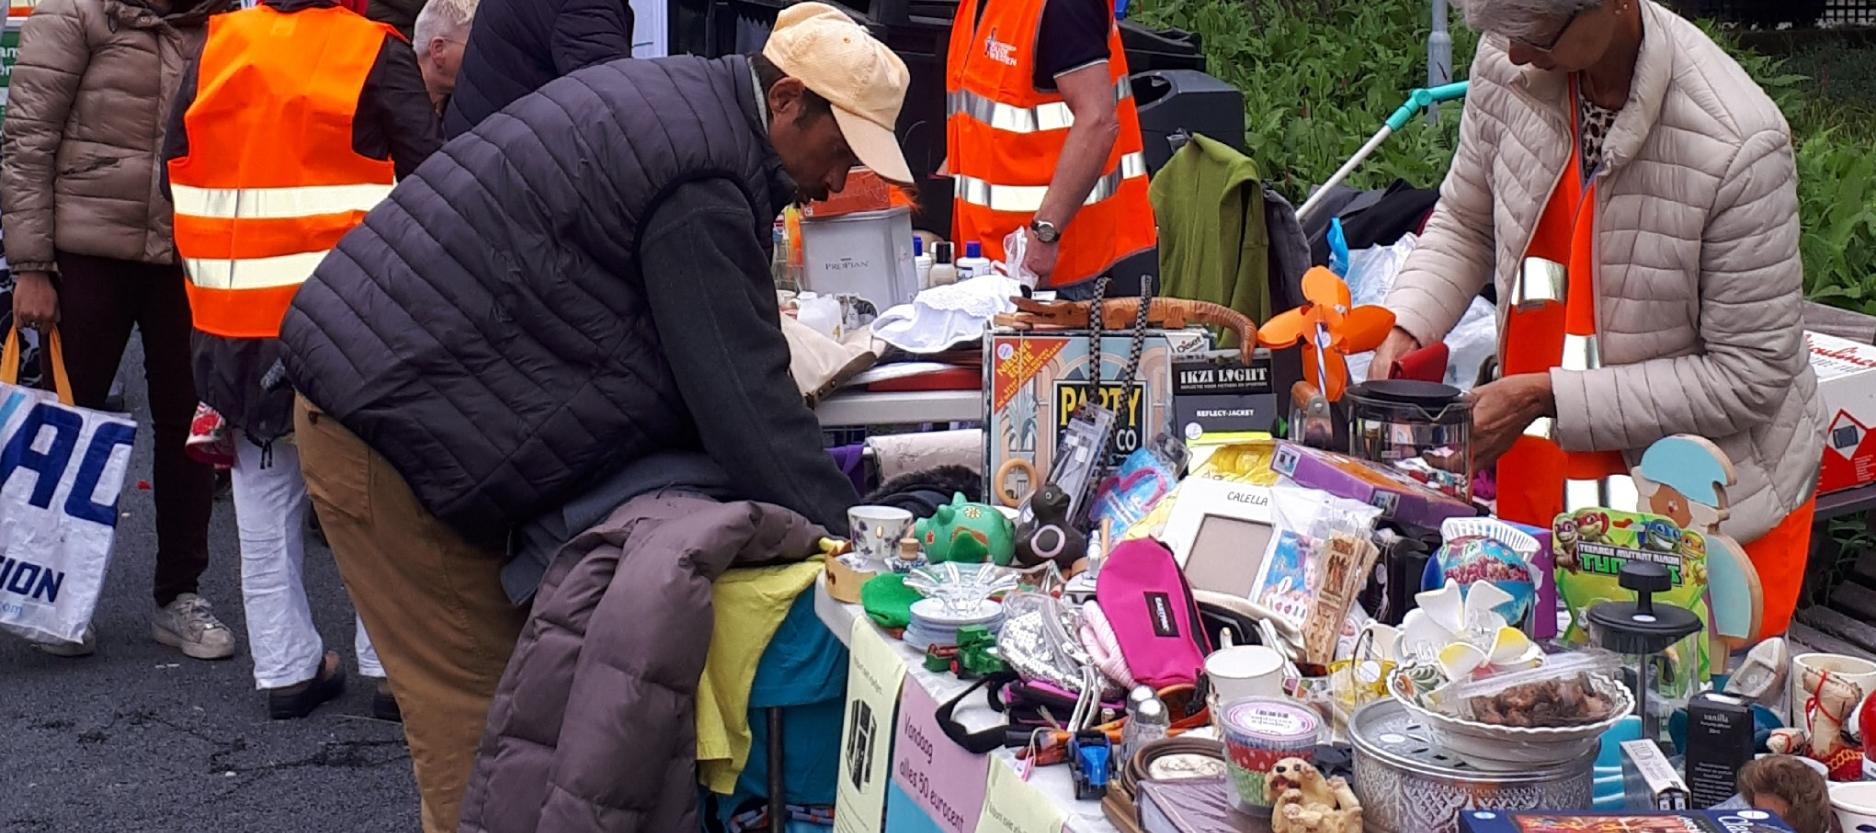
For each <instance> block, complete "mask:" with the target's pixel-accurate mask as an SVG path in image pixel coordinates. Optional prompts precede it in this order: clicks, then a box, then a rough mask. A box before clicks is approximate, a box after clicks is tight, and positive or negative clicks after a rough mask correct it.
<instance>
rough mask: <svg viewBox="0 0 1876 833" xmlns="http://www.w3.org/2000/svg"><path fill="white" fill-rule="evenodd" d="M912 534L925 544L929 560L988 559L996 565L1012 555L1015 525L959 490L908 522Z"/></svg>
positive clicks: (966, 561) (977, 561)
mask: <svg viewBox="0 0 1876 833" xmlns="http://www.w3.org/2000/svg"><path fill="white" fill-rule="evenodd" d="M912 534H914V535H916V536H918V540H919V542H920V543H922V544H923V545H924V546H925V555H926V557H927V558H929V559H931V563H933V564H940V563H943V562H946V561H956V562H959V563H964V564H981V563H983V562H984V561H986V560H988V561H990V562H991V563H994V564H996V565H997V566H1000V567H1007V566H1009V563H1010V560H1011V559H1013V558H1014V557H1015V556H1016V527H1015V526H1013V525H1011V523H1010V519H1009V518H1007V517H1004V515H1003V513H1002V512H999V511H997V509H996V508H995V507H992V506H986V505H984V504H982V503H972V502H970V501H969V500H966V499H965V497H964V493H963V492H958V493H956V494H954V495H952V496H951V503H950V505H947V506H940V507H938V512H937V513H936V514H934V515H932V516H931V517H930V518H926V519H924V520H921V521H919V522H917V523H915V524H913V525H912Z"/></svg>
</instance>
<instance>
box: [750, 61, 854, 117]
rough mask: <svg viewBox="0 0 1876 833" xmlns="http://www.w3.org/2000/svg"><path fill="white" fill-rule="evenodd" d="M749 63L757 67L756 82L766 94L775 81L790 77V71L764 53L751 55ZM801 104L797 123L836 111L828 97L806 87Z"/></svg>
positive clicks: (765, 94) (802, 92)
mask: <svg viewBox="0 0 1876 833" xmlns="http://www.w3.org/2000/svg"><path fill="white" fill-rule="evenodd" d="M749 65H750V66H752V67H755V69H756V82H757V83H758V84H760V85H762V95H764V96H767V95H768V94H769V89H770V88H771V87H774V86H775V82H777V81H780V80H782V79H783V78H787V77H788V73H785V72H783V71H782V68H781V67H778V66H776V65H775V62H774V61H771V60H769V59H768V58H767V57H766V56H764V55H760V54H758V55H751V56H749ZM801 104H802V110H801V115H800V116H798V117H796V119H795V123H796V124H805V123H807V122H809V121H812V120H814V119H817V118H820V117H821V116H826V115H832V114H833V112H834V110H833V107H832V105H830V104H828V103H827V99H825V98H822V97H821V96H820V94H819V93H816V92H815V91H813V90H810V89H806V88H803V89H802V91H801Z"/></svg>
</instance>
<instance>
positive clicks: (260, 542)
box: [231, 433, 384, 689]
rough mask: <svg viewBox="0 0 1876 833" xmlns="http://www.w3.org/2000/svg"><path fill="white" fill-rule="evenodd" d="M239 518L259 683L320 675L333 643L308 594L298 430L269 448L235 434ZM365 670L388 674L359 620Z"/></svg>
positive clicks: (245, 600)
mask: <svg viewBox="0 0 1876 833" xmlns="http://www.w3.org/2000/svg"><path fill="white" fill-rule="evenodd" d="M234 445H235V465H234V470H233V472H231V474H232V480H233V485H234V504H235V525H236V526H237V527H238V528H239V529H240V536H241V603H242V607H243V608H244V609H245V610H246V613H247V620H248V647H249V649H250V650H251V651H253V653H254V685H255V687H256V688H262V689H269V688H284V687H286V686H290V685H295V684H298V683H303V682H306V681H307V680H310V679H312V678H313V677H315V676H317V675H318V673H319V665H320V663H321V662H323V661H324V658H325V653H326V648H325V643H324V642H323V641H321V640H320V638H319V631H318V630H317V629H315V628H314V627H313V612H312V608H311V607H310V606H309V605H308V604H307V602H306V580H305V577H304V573H303V570H302V567H303V565H304V563H305V561H306V539H305V535H306V511H307V508H308V506H309V504H308V503H307V498H306V480H305V479H304V478H302V477H301V476H300V450H299V446H297V445H294V444H293V442H292V440H291V438H286V437H283V438H281V439H278V440H275V441H274V442H273V444H272V447H271V448H269V449H262V448H261V447H260V446H258V445H255V444H254V443H252V442H250V441H248V439H247V438H246V437H243V436H240V435H239V434H238V433H237V435H236V436H235V442H234ZM356 628H357V634H356V639H355V641H356V643H357V648H358V673H359V674H361V675H363V676H366V677H379V678H382V677H383V676H384V666H383V665H380V664H379V662H378V652H377V651H375V650H372V647H371V639H370V638H369V637H368V636H366V635H365V623H364V622H363V621H362V620H359V621H357V622H356Z"/></svg>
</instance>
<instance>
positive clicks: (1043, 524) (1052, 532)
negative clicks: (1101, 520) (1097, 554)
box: [1016, 483, 1088, 572]
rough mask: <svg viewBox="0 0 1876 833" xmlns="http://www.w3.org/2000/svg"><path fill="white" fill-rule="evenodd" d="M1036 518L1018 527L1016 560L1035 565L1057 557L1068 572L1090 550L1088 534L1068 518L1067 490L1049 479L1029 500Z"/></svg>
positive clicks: (1032, 513) (1057, 564)
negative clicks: (1078, 528)
mask: <svg viewBox="0 0 1876 833" xmlns="http://www.w3.org/2000/svg"><path fill="white" fill-rule="evenodd" d="M1029 509H1030V515H1031V516H1032V517H1033V518H1034V519H1033V520H1031V521H1029V522H1028V523H1025V524H1023V525H1022V526H1020V527H1018V528H1017V530H1016V563H1017V565H1018V566H1021V567H1035V566H1037V565H1040V564H1041V563H1042V562H1044V561H1054V562H1055V566H1056V567H1058V568H1060V569H1061V570H1062V571H1064V572H1066V571H1067V570H1068V569H1069V568H1070V567H1072V566H1074V564H1075V562H1076V561H1077V560H1079V559H1080V558H1081V557H1082V556H1085V555H1087V554H1088V536H1086V535H1084V534H1082V533H1081V532H1080V531H1078V530H1076V529H1075V528H1074V527H1073V526H1071V525H1070V524H1069V522H1068V492H1066V491H1064V490H1063V489H1062V487H1060V486H1057V485H1055V484H1054V483H1050V484H1048V485H1045V486H1043V487H1042V490H1041V491H1039V492H1037V493H1036V496H1035V497H1033V498H1030V500H1029Z"/></svg>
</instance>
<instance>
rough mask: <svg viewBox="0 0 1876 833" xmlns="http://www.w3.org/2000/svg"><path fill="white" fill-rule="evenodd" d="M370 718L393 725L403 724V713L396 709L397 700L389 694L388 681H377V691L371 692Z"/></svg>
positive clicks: (389, 686) (389, 682)
mask: <svg viewBox="0 0 1876 833" xmlns="http://www.w3.org/2000/svg"><path fill="white" fill-rule="evenodd" d="M371 716H372V717H375V718H377V719H379V720H389V721H391V722H393V723H402V722H404V712H403V711H402V710H401V709H399V708H398V707H397V698H396V697H394V696H392V694H391V681H390V680H379V681H378V687H377V689H376V690H374V691H372V692H371Z"/></svg>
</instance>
